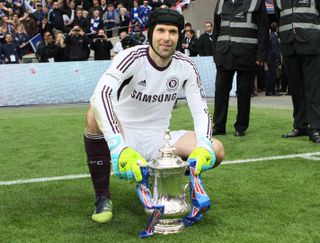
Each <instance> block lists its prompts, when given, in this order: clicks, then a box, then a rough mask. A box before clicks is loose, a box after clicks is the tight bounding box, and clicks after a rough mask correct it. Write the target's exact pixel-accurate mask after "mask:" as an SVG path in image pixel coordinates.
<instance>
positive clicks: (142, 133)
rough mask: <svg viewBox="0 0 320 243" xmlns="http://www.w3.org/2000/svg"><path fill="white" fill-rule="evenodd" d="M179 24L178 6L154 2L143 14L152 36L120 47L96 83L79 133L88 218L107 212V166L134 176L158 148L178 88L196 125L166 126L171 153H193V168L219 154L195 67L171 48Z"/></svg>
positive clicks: (211, 163) (106, 217)
mask: <svg viewBox="0 0 320 243" xmlns="http://www.w3.org/2000/svg"><path fill="white" fill-rule="evenodd" d="M183 26H184V18H183V16H182V15H180V14H179V13H178V12H176V11H174V10H169V9H156V10H154V11H153V12H152V13H151V15H150V17H149V30H148V40H149V43H150V44H149V45H139V46H135V47H132V48H129V49H126V50H124V51H123V52H121V53H119V54H118V55H117V56H116V57H115V58H114V60H113V62H112V64H111V65H110V67H109V68H108V69H107V71H106V72H105V73H104V74H103V75H102V77H101V78H100V80H99V82H98V84H97V86H96V88H95V91H94V93H93V95H92V97H91V99H90V105H91V106H90V108H89V111H88V113H87V124H86V129H85V136H84V143H85V149H86V153H87V158H88V167H89V170H90V173H91V178H92V182H93V186H94V189H95V194H96V203H95V206H96V207H95V210H94V212H93V215H92V220H93V221H96V222H100V223H104V222H108V221H110V220H111V219H112V202H111V199H110V198H111V195H110V190H109V177H110V167H111V166H112V167H113V171H114V173H115V175H116V176H117V177H119V178H121V179H126V180H135V181H140V180H141V179H142V176H141V172H140V169H139V166H145V165H146V163H147V161H151V160H153V159H156V158H158V157H159V156H160V152H159V149H160V148H161V147H163V146H164V144H165V141H164V139H163V137H164V131H165V130H166V129H167V128H168V127H169V124H170V117H171V112H172V109H173V106H174V104H175V101H176V99H177V96H178V94H179V92H180V91H181V90H184V92H185V95H186V98H187V101H188V106H189V108H190V111H191V113H192V117H193V123H194V132H193V131H183V130H180V131H173V132H171V137H172V139H171V142H172V145H174V146H175V148H176V153H177V155H178V156H180V157H181V158H183V159H185V160H186V159H188V158H194V159H196V160H197V163H196V173H197V174H200V173H202V172H204V171H206V170H208V169H212V168H213V167H216V166H217V165H219V163H220V162H221V161H222V159H223V156H224V148H223V145H222V144H221V142H219V141H218V140H216V139H212V138H211V127H212V125H211V118H210V115H209V112H208V107H207V104H206V101H205V96H204V90H203V87H202V82H201V79H200V77H199V72H198V70H197V68H196V66H195V64H194V63H193V61H192V60H191V59H190V58H189V57H187V56H185V55H184V54H182V53H180V52H178V51H176V48H177V46H179V45H180V44H181V40H182V36H181V31H182V29H183Z"/></svg>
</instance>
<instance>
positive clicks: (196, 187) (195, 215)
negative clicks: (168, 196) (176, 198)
mask: <svg viewBox="0 0 320 243" xmlns="http://www.w3.org/2000/svg"><path fill="white" fill-rule="evenodd" d="M188 163H189V170H190V174H189V178H190V198H191V202H192V204H193V205H192V209H191V211H190V213H189V215H188V216H186V217H184V218H183V219H182V222H183V223H184V225H185V226H186V227H189V226H192V225H193V224H194V223H196V222H198V221H199V220H200V219H201V218H202V216H203V214H204V213H205V212H206V211H207V210H208V209H209V208H210V205H211V201H210V198H209V196H208V195H207V193H206V192H205V190H204V187H203V184H202V180H201V176H200V175H196V174H195V165H196V160H188ZM141 173H142V178H143V179H142V181H141V182H140V183H138V184H137V185H136V192H137V194H138V196H139V199H140V201H141V202H142V204H143V205H144V207H145V208H147V209H153V213H152V215H151V216H150V218H149V220H148V223H147V226H146V228H145V229H144V230H143V231H142V232H141V233H140V237H141V238H145V237H150V236H153V235H154V226H155V225H156V224H157V223H158V222H159V220H160V217H161V215H162V214H163V213H164V206H163V205H154V204H153V201H152V196H151V192H150V190H149V188H148V176H149V172H148V168H147V167H142V168H141Z"/></svg>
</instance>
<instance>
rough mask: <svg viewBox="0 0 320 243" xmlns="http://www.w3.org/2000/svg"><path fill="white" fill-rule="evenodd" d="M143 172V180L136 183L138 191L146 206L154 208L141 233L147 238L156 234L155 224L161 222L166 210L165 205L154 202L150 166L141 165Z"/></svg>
mask: <svg viewBox="0 0 320 243" xmlns="http://www.w3.org/2000/svg"><path fill="white" fill-rule="evenodd" d="M141 173H142V181H141V182H139V183H138V184H137V185H136V192H137V194H138V196H139V199H140V201H141V202H142V204H143V205H144V207H145V208H147V209H153V213H152V215H151V216H150V218H149V220H148V223H147V226H146V228H145V229H144V230H143V231H142V232H141V233H140V237H141V238H145V237H149V236H153V235H154V226H155V225H156V224H157V223H158V222H159V219H160V217H161V215H162V214H163V212H164V206H162V205H154V204H153V201H152V196H151V193H150V190H149V185H148V177H149V171H148V168H147V167H141Z"/></svg>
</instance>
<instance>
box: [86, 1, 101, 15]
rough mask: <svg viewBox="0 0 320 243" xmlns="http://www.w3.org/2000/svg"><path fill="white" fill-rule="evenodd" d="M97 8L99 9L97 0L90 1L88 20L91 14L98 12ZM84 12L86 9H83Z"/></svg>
mask: <svg viewBox="0 0 320 243" xmlns="http://www.w3.org/2000/svg"><path fill="white" fill-rule="evenodd" d="M99 7H100V5H99V0H92V7H90V9H89V17H90V18H92V16H93V12H94V11H95V10H99ZM85 10H87V9H86V8H85Z"/></svg>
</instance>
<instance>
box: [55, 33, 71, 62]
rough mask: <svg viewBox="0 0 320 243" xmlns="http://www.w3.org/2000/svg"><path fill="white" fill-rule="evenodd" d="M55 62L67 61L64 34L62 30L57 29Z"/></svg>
mask: <svg viewBox="0 0 320 243" xmlns="http://www.w3.org/2000/svg"><path fill="white" fill-rule="evenodd" d="M55 38H56V41H55V53H54V61H55V62H65V61H68V53H67V48H66V43H65V42H64V39H65V35H64V34H63V33H62V32H59V31H57V32H56V34H55Z"/></svg>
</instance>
